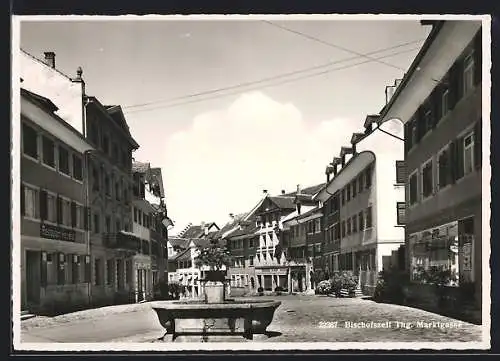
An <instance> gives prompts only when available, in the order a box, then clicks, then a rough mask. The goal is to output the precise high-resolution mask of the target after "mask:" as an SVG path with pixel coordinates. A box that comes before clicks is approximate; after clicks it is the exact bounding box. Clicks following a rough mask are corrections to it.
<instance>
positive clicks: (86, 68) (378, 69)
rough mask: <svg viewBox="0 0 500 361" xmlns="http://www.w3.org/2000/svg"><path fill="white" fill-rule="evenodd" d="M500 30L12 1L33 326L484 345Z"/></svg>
mask: <svg viewBox="0 0 500 361" xmlns="http://www.w3.org/2000/svg"><path fill="white" fill-rule="evenodd" d="M490 31H491V18H490V16H485V15H340V14H338V15H333V14H332V15H146V16H135V15H127V16H34V15H33V16H13V17H12V117H11V126H12V137H13V138H12V155H11V159H12V185H13V186H12V243H11V245H12V259H11V261H12V265H13V267H12V279H13V284H12V304H13V314H12V317H13V319H12V325H13V326H12V327H13V328H12V333H13V343H14V348H15V349H16V350H36V351H79V350H89V351H92V350H99V351H113V350H131V351H149V350H151V351H164V352H168V351H184V350H303V349H304V350H348V349H349V350H363V349H374V350H380V349H382V350H389V349H410V350H420V349H436V350H439V349H441V350H445V349H456V350H467V349H489V348H490V309H491V304H490V303H491V302H490V289H491V276H490V265H489V259H490V199H491V198H490V196H491V189H490V178H491V166H490V107H491V95H490V87H491V75H490V68H491V34H490Z"/></svg>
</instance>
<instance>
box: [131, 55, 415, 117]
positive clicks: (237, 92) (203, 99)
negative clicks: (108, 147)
mask: <svg viewBox="0 0 500 361" xmlns="http://www.w3.org/2000/svg"><path fill="white" fill-rule="evenodd" d="M419 48H420V47H413V48H410V49H406V50H403V51H399V52H394V53H390V54H386V55H383V56H379V57H376V58H374V59H376V60H380V59H385V58H390V57H394V56H397V55H401V54H405V53H409V52H412V51H415V50H418V49H419ZM378 52H380V51H378ZM357 58H359V57H356V59H357ZM346 61H347V60H342V61H338V62H337V63H340V62H346ZM373 61H374V60H373V59H370V60H365V61H362V62H356V63H354V64H347V65H345V66H341V67H335V68H331V69H326V70H323V71H321V72H314V73H311V74H306V75H304V76H299V77H294V78H291V79H285V80H283V81H280V82H274V83H271V84H264V85H261V86H259V87H250V88H247V87H248V86H249V85H254V84H260V83H264V82H269V81H271V80H267V79H266V80H264V79H263V80H259V81H255V82H248V83H241V84H237V85H234V86H231V87H226V88H219V89H213V90H209V91H206V92H201V93H195V94H190V95H186V96H184V97H178V98H173V99H171V100H170V102H174V103H173V104H163V105H160V104H161V103H168V102H169V100H165V101H158V102H150V103H144V104H141V105H139V104H137V105H135V106H134V107H139V106H141V107H142V106H144V107H145V106H149V105H155V104H158V105H157V106H153V107H147V108H143V109H131V110H128V109H130V108H131V107H132V106H124V107H122V108H124V112H125V113H127V114H132V113H138V112H145V111H151V110H156V109H168V108H173V107H177V106H181V105H186V104H191V103H196V102H202V101H206V100H211V99H217V98H221V97H227V96H231V95H235V94H241V93H243V92H246V91H251V90H255V89H263V88H269V87H274V86H279V85H282V84H287V83H291V82H295V81H299V80H302V79H308V78H312V77H316V76H320V75H324V74H328V73H332V72H335V71H340V70H344V69H348V68H353V67H356V66H359V65H363V64H367V63H371V62H373ZM292 74H293V73H292ZM284 76H285V75H281V76H279V77H284ZM273 78H276V77H273ZM239 88H246V89H244V90H238V91H234V92H229V93H224V94H215V95H214V96H211V97H203V98H201V99H191V100H188V99H189V98H192V97H198V96H202V95H210V94H213V93H217V92H221V91H226V90H233V89H239ZM176 100H186V101H179V102H175V101H176Z"/></svg>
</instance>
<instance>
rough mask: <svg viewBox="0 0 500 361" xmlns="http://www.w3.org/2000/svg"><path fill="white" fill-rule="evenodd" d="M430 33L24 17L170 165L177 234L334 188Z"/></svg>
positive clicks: (410, 26) (43, 47)
mask: <svg viewBox="0 0 500 361" xmlns="http://www.w3.org/2000/svg"><path fill="white" fill-rule="evenodd" d="M429 31H430V29H429V27H424V26H421V25H420V23H419V22H418V21H417V20H399V21H394V20H391V21H387V20H385V21H382V20H364V21H353V20H349V21H346V20H290V19H287V20H283V19H280V20H276V19H274V20H272V21H270V22H267V21H263V20H185V19H184V20H155V21H130V20H129V21H109V20H108V21H90V20H87V21H81V20H80V21H50V22H49V21H43V22H41V21H23V22H22V23H21V47H22V48H23V49H24V50H26V51H27V52H29V53H30V54H32V55H34V56H36V57H39V58H43V52H44V51H53V52H55V53H56V67H57V68H58V69H59V70H61V71H63V72H64V73H66V74H68V75H70V76H73V75H75V74H76V69H77V67H78V66H81V67H82V69H83V78H84V79H85V82H86V91H87V94H88V95H92V96H96V97H97V98H99V99H100V101H101V102H102V103H104V104H120V105H121V106H122V107H123V108H124V111H125V115H126V118H127V122H128V125H129V127H130V131H131V133H132V136H133V137H134V139H135V140H136V141H137V142H138V143H139V144H140V148H139V149H138V150H137V151H136V152H135V153H134V158H135V159H136V160H138V161H147V162H150V163H151V164H152V166H154V167H161V168H162V174H163V179H164V187H165V191H166V203H167V207H168V213H169V216H170V218H172V220H173V221H174V223H175V224H176V226H177V227H183V226H184V225H185V224H186V223H188V222H192V223H200V222H201V221H205V222H209V221H215V222H217V223H218V224H219V225H220V226H222V225H223V224H224V223H225V222H227V221H228V220H229V213H236V214H238V213H244V212H247V211H249V210H251V209H252V208H253V207H254V206H255V205H256V204H257V203H258V202H259V200H260V199H261V198H262V195H263V193H262V192H263V190H264V189H266V190H268V191H269V192H270V193H271V194H279V193H280V192H281V190H282V189H284V190H286V191H287V192H290V191H294V190H295V189H296V187H297V184H300V185H301V186H302V187H307V186H311V185H315V184H319V183H322V182H325V180H326V176H325V167H326V165H327V164H328V163H329V162H330V161H331V160H332V158H333V157H335V156H337V155H338V153H339V151H340V147H341V146H343V145H348V144H349V141H350V138H351V135H352V133H353V132H356V131H361V130H362V127H363V122H364V118H365V117H366V115H367V114H376V113H378V112H379V111H380V110H381V108H382V107H383V106H384V105H385V87H386V86H387V85H391V83H393V82H394V80H395V79H397V78H401V77H402V76H403V75H404V72H405V70H406V69H407V68H408V66H409V65H410V63H411V61H412V60H413V58H414V57H415V55H416V54H417V52H418V50H419V48H420V47H421V45H422V44H423V41H424V39H425V38H426V36H427V34H428V33H429ZM374 52H376V53H374ZM363 54H369V55H368V56H360V55H363ZM380 57H382V58H380ZM374 58H380V59H379V60H378V61H377V60H374ZM221 89H222V90H221ZM200 93H202V94H201V95H200Z"/></svg>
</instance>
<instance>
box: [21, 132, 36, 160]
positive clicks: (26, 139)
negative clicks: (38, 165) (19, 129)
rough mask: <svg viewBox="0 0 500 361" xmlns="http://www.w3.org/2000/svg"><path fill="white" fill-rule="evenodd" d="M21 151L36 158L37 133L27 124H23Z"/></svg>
mask: <svg viewBox="0 0 500 361" xmlns="http://www.w3.org/2000/svg"><path fill="white" fill-rule="evenodd" d="M23 152H24V154H26V155H28V156H30V157H32V158H35V159H38V134H37V132H36V130H35V129H33V128H31V127H30V126H29V125H26V124H23Z"/></svg>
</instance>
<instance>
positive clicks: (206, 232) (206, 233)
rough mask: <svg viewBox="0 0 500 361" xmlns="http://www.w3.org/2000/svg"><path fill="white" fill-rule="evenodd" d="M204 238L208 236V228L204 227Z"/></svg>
mask: <svg viewBox="0 0 500 361" xmlns="http://www.w3.org/2000/svg"><path fill="white" fill-rule="evenodd" d="M205 236H208V226H205Z"/></svg>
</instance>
